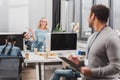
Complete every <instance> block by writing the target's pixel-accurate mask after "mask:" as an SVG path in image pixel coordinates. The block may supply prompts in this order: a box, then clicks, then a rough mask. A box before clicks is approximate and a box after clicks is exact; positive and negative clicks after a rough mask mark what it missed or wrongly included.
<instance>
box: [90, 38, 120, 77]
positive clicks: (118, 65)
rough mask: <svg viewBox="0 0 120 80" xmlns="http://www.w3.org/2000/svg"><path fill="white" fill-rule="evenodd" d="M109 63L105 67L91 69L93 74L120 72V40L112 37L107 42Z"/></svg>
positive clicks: (105, 74) (108, 74)
mask: <svg viewBox="0 0 120 80" xmlns="http://www.w3.org/2000/svg"><path fill="white" fill-rule="evenodd" d="M105 49H106V55H107V57H108V60H109V63H108V64H107V65H106V66H104V67H99V68H93V69H91V72H92V75H93V76H99V77H102V76H110V75H114V74H117V73H119V72H120V40H119V38H116V37H112V38H110V39H108V41H107V42H106V44H105Z"/></svg>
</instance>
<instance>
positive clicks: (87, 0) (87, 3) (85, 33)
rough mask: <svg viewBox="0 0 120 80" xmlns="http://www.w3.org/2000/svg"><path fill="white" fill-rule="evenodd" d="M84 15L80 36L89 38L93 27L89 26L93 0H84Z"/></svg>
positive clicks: (82, 16)
mask: <svg viewBox="0 0 120 80" xmlns="http://www.w3.org/2000/svg"><path fill="white" fill-rule="evenodd" d="M81 3H82V4H81V5H82V6H81V7H82V11H81V12H82V15H81V28H80V29H81V30H80V36H81V38H88V37H89V36H90V35H91V32H92V30H91V28H89V24H88V18H89V14H90V9H91V6H92V3H93V2H92V0H82V2H81Z"/></svg>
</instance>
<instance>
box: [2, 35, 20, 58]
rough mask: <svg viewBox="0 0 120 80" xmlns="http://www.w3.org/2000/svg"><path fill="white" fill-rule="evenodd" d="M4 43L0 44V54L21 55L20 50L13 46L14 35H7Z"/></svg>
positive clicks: (14, 41)
mask: <svg viewBox="0 0 120 80" xmlns="http://www.w3.org/2000/svg"><path fill="white" fill-rule="evenodd" d="M5 42H6V43H5V45H3V46H0V56H21V57H22V54H21V50H20V48H19V47H16V46H14V45H15V43H16V37H15V36H12V35H10V36H7V37H6V39H5Z"/></svg>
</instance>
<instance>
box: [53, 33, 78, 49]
mask: <svg viewBox="0 0 120 80" xmlns="http://www.w3.org/2000/svg"><path fill="white" fill-rule="evenodd" d="M76 45H77V34H76V33H60V34H59V33H56V34H54V33H53V34H51V50H76Z"/></svg>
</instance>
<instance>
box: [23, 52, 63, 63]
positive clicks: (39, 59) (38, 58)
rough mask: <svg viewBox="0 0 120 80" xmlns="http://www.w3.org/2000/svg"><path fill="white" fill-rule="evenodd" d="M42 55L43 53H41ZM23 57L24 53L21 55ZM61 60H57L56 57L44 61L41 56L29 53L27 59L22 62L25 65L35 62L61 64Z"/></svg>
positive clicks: (49, 57)
mask: <svg viewBox="0 0 120 80" xmlns="http://www.w3.org/2000/svg"><path fill="white" fill-rule="evenodd" d="M43 54H44V53H43ZM22 55H23V57H25V53H24V52H23V53H22ZM61 61H62V60H61V59H60V58H58V57H57V56H56V55H54V56H48V59H44V56H43V55H40V54H35V53H34V52H29V59H25V60H24V62H27V63H35V62H61Z"/></svg>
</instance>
